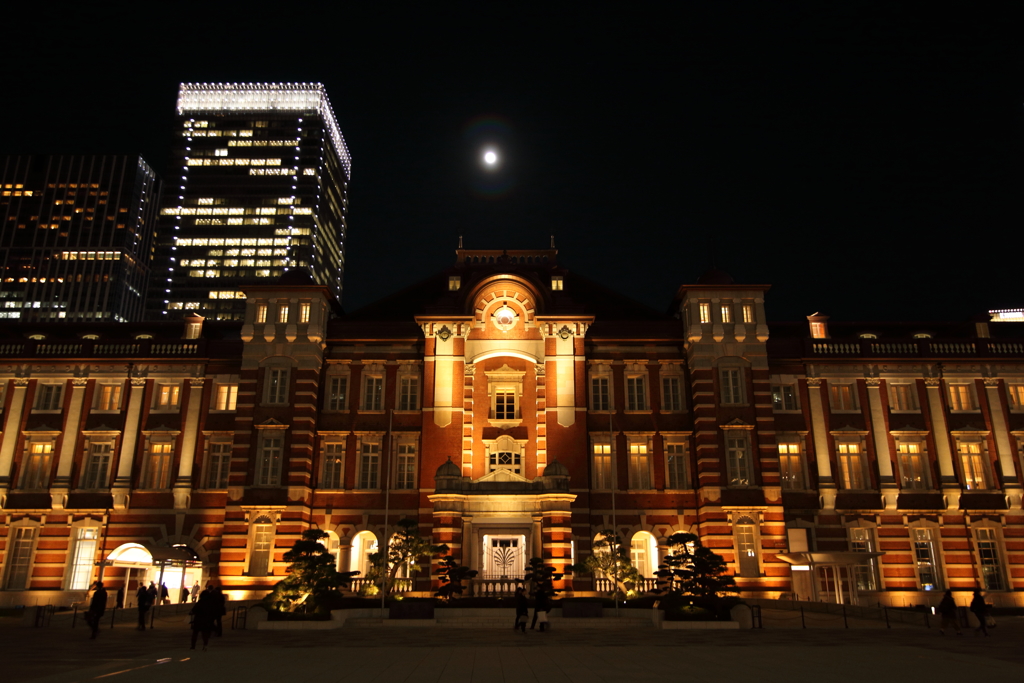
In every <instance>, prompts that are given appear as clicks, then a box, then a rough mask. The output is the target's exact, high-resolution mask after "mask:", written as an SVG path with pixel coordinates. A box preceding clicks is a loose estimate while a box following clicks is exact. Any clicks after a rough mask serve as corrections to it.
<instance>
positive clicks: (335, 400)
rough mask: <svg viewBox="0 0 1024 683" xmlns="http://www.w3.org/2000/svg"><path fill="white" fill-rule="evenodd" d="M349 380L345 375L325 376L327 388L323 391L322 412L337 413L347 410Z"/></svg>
mask: <svg viewBox="0 0 1024 683" xmlns="http://www.w3.org/2000/svg"><path fill="white" fill-rule="evenodd" d="M349 379H350V377H349V375H348V374H347V373H335V374H330V375H327V382H326V385H327V386H326V387H325V391H324V410H326V411H329V412H339V413H340V412H344V411H346V410H348V394H349V391H348V386H349ZM335 385H337V386H335Z"/></svg>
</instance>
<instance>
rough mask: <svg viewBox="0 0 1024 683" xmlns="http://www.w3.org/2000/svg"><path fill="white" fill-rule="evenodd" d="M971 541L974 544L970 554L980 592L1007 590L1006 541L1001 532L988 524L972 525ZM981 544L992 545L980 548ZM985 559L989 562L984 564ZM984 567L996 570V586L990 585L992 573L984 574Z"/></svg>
mask: <svg viewBox="0 0 1024 683" xmlns="http://www.w3.org/2000/svg"><path fill="white" fill-rule="evenodd" d="M983 537H984V538H983ZM971 540H972V541H973V542H974V549H973V550H974V552H973V553H971V554H972V555H973V556H974V561H975V564H976V566H977V568H978V569H977V571H978V578H979V579H980V582H981V585H982V590H985V591H988V592H991V591H1000V592H1001V591H1006V590H1008V588H1007V587H1008V586H1009V585H1010V583H1009V581H1008V577H1007V571H1006V570H1007V564H1006V554H1005V549H1006V541H1005V539H1004V538H1003V534H1002V530H1001V529H1000V528H999V527H997V526H992V525H988V524H978V525H974V526H972V528H971ZM983 543H985V544H988V543H991V544H992V545H991V546H989V547H987V548H982V544H983ZM986 559H988V560H989V561H988V562H986ZM993 560H994V561H993ZM985 567H995V568H996V572H995V575H996V578H998V579H999V585H998V586H992V585H990V583H989V576H990V575H991V574H993V572H986V571H985Z"/></svg>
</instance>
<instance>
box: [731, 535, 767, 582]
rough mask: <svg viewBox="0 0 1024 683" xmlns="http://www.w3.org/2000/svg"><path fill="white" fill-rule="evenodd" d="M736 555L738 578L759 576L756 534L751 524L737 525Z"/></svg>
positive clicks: (759, 566)
mask: <svg viewBox="0 0 1024 683" xmlns="http://www.w3.org/2000/svg"><path fill="white" fill-rule="evenodd" d="M733 528H734V530H735V532H736V555H737V557H738V560H739V561H738V565H739V567H738V568H739V575H740V576H760V575H761V565H760V563H759V562H758V560H757V534H756V533H755V526H754V525H753V524H737V525H735V527H733Z"/></svg>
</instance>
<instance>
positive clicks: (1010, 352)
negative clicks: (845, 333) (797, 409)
mask: <svg viewBox="0 0 1024 683" xmlns="http://www.w3.org/2000/svg"><path fill="white" fill-rule="evenodd" d="M768 344H769V347H770V348H771V353H772V354H774V355H777V356H798V357H803V358H813V357H816V356H833V357H836V356H840V357H842V356H845V357H884V356H920V357H928V358H932V357H942V356H971V357H1000V356H1020V355H1024V341H998V340H994V339H970V340H966V339H913V340H900V341H897V340H893V341H884V340H878V339H852V340H848V341H837V340H832V339H775V340H772V341H769V343H768Z"/></svg>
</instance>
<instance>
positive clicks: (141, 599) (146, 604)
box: [135, 581, 153, 631]
mask: <svg viewBox="0 0 1024 683" xmlns="http://www.w3.org/2000/svg"><path fill="white" fill-rule="evenodd" d="M135 606H136V607H138V609H139V626H138V630H139V631H145V630H146V614H147V613H148V612H149V608H150V607H152V606H153V595H152V594H151V593H150V592H149V589H148V588H146V584H145V583H144V582H142V581H139V590H138V592H136V593H135Z"/></svg>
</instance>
